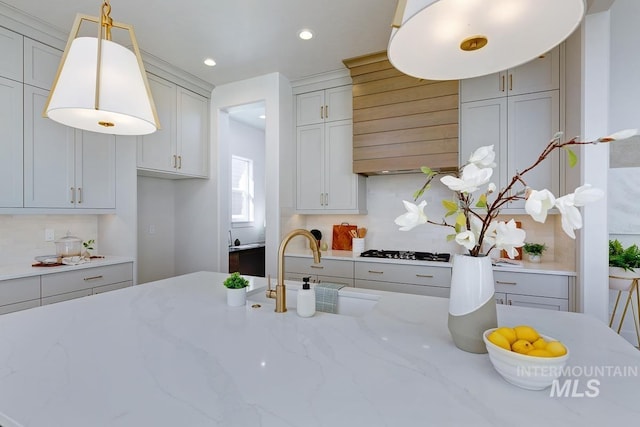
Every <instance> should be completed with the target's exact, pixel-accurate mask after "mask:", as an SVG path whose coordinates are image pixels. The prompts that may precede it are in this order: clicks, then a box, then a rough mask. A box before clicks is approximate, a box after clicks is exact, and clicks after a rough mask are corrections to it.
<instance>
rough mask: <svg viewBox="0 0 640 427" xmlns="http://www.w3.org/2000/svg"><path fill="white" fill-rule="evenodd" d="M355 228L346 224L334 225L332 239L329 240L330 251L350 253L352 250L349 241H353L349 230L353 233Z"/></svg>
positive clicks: (355, 226)
mask: <svg viewBox="0 0 640 427" xmlns="http://www.w3.org/2000/svg"><path fill="white" fill-rule="evenodd" d="M357 228H358V226H357V225H349V224H348V223H346V222H343V223H342V224H338V225H334V226H333V239H332V240H331V249H333V250H338V251H350V250H351V248H352V246H351V239H353V236H352V235H351V230H353V231H354V232H355V231H356V230H357Z"/></svg>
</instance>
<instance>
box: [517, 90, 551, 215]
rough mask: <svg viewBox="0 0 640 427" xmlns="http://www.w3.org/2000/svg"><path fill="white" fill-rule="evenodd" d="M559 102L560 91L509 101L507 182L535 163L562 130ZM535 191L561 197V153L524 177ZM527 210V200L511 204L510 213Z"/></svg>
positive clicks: (520, 96)
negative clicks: (545, 190) (542, 191)
mask: <svg viewBox="0 0 640 427" xmlns="http://www.w3.org/2000/svg"><path fill="white" fill-rule="evenodd" d="M559 106H560V102H559V93H558V91H557V90H554V91H549V92H539V93H534V94H527V95H519V96H513V97H509V113H508V116H509V119H508V120H509V122H508V129H509V131H508V133H509V136H508V137H509V149H508V159H507V164H508V171H507V179H508V178H509V177H511V176H513V175H515V173H516V172H521V171H523V170H524V169H525V168H527V167H529V166H531V165H532V164H533V162H535V161H536V160H537V159H538V157H539V156H540V153H542V150H543V149H544V147H546V146H547V144H548V143H549V141H550V140H551V138H552V137H553V135H554V134H555V133H556V132H558V131H559V130H560V107H559ZM523 179H524V181H525V182H526V183H527V185H528V186H529V187H531V188H534V189H536V190H542V189H543V188H546V189H548V190H549V191H551V192H552V193H553V194H554V195H558V190H559V187H560V164H559V153H558V151H557V150H556V151H554V152H553V153H552V155H551V156H549V158H547V160H545V161H544V162H542V163H541V164H539V165H538V166H537V167H536V168H535V169H534V170H532V171H531V172H528V173H527V174H525V175H524V176H523ZM512 208H517V209H523V208H524V200H518V201H515V202H513V203H510V205H509V209H512Z"/></svg>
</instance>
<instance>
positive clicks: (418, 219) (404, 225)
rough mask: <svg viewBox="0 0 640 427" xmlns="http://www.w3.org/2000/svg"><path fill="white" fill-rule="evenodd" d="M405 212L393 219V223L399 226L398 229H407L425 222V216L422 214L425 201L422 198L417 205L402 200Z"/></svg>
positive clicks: (425, 204)
mask: <svg viewBox="0 0 640 427" xmlns="http://www.w3.org/2000/svg"><path fill="white" fill-rule="evenodd" d="M402 203H404V207H405V209H406V210H407V213H405V214H402V215H400V216H399V217H397V218H396V219H395V223H396V224H397V225H399V226H400V231H409V230H411V229H412V228H413V227H415V226H418V225H421V224H426V222H427V216H426V215H425V214H424V207H425V206H427V202H426V201H425V200H423V201H422V202H420V204H419V205H417V206H416V205H415V204H413V203H411V202H407V201H406V200H403V201H402Z"/></svg>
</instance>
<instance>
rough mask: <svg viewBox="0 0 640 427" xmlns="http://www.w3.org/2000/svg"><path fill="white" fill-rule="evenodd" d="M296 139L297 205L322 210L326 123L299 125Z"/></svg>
mask: <svg viewBox="0 0 640 427" xmlns="http://www.w3.org/2000/svg"><path fill="white" fill-rule="evenodd" d="M296 141H297V142H296V156H297V174H296V175H297V188H296V195H297V198H296V207H297V209H299V210H322V209H323V208H324V186H323V182H324V181H323V180H324V174H323V168H324V157H323V144H324V125H323V124H318V125H309V126H302V127H298V129H297V140H296Z"/></svg>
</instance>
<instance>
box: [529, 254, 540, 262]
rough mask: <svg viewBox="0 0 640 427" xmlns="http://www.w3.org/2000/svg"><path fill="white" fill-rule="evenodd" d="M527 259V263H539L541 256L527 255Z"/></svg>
mask: <svg viewBox="0 0 640 427" xmlns="http://www.w3.org/2000/svg"><path fill="white" fill-rule="evenodd" d="M527 256H528V257H529V262H540V260H541V259H542V255H539V254H527Z"/></svg>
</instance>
